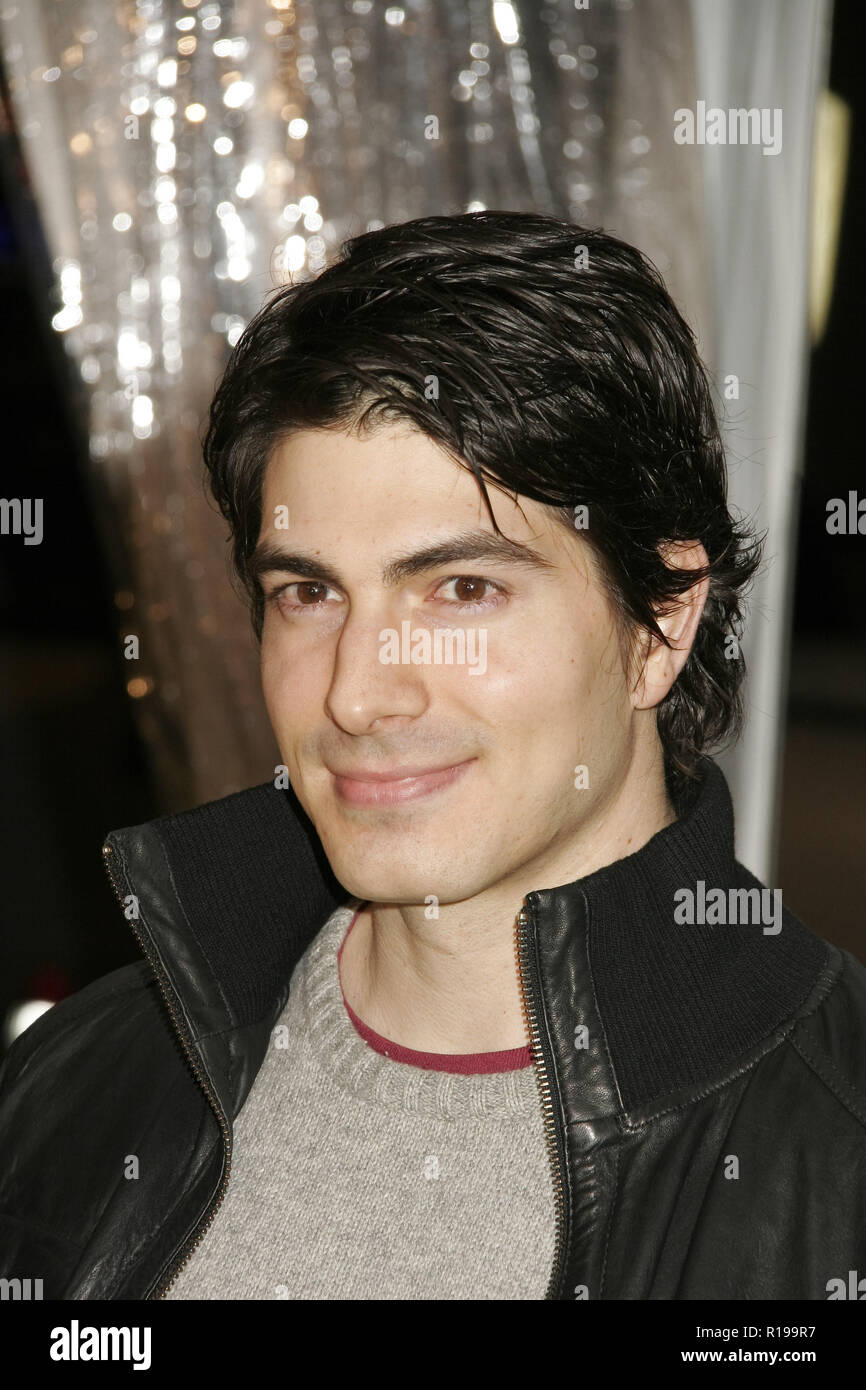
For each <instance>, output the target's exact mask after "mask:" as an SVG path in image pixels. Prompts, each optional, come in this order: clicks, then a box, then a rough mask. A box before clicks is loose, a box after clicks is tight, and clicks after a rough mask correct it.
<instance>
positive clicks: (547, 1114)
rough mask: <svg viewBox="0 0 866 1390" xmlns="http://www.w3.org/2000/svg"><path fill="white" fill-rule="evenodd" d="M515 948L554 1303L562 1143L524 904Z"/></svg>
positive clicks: (561, 1245) (561, 1233)
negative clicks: (538, 1117)
mask: <svg viewBox="0 0 866 1390" xmlns="http://www.w3.org/2000/svg"><path fill="white" fill-rule="evenodd" d="M515 944H516V948H517V975H518V980H519V982H520V999H521V1003H522V1005H523V1014H524V1018H525V1020H526V1024H527V1028H528V1030H529V1038H530V1047H531V1051H532V1060H533V1062H534V1063H535V1070H536V1076H537V1078H538V1084H539V1089H540V1091H541V1113H542V1118H543V1120H544V1134H545V1139H546V1140H547V1154H548V1158H549V1159H550V1168H551V1172H552V1174H553V1192H554V1203H555V1210H556V1241H555V1245H554V1254H553V1268H552V1270H551V1273H550V1281H549V1283H548V1285H547V1292H546V1293H545V1295H544V1297H545V1298H546V1299H555V1298H556V1297H557V1296H558V1292H559V1286H560V1282H561V1280H562V1275H563V1268H562V1266H563V1260H564V1256H565V1192H566V1184H565V1139H564V1135H563V1133H562V1125H561V1122H560V1119H559V1113H558V1111H557V1108H556V1106H555V1105H554V1104H553V1095H552V1091H551V1086H550V1074H551V1071H552V1070H553V1059H552V1058H548V1057H546V1056H545V1049H544V1045H543V1043H542V1034H541V1029H540V1027H539V1021H538V1009H537V1007H536V1000H537V999H538V998H539V997H540V994H539V993H538V986H539V979H538V967H537V964H536V961H535V955H534V952H533V950H532V946H533V939H532V918H531V916H530V914H529V912H528V911H527V908H526V902H525V900H524V905H523V907H522V908H521V909H520V911H519V912H518V914H517V918H516V922H515Z"/></svg>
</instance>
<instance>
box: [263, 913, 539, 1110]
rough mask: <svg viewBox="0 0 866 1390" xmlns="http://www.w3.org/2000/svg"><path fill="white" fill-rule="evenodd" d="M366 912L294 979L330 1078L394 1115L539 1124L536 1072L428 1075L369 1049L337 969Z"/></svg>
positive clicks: (326, 936)
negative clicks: (341, 952) (346, 943)
mask: <svg viewBox="0 0 866 1390" xmlns="http://www.w3.org/2000/svg"><path fill="white" fill-rule="evenodd" d="M360 905H361V904H360V901H359V900H358V899H357V898H355V899H352V901H351V902H350V903H348V904H347V905H346V906H345V907H340V908H337V910H336V911H335V912H334V913H332V915H331V916H330V917H329V918H328V920H327V922H326V923H325V924H324V926H323V927H322V929H321V931H320V932H318V934H317V935H316V937H315V939H314V940H313V941H312V942H311V943H310V945H309V946H308V947H307V949H306V951H305V952H304V954H303V956H302V957H301V960H300V961H299V962H298V965H297V967H296V969H295V972H294V974H293V975H292V981H291V994H292V997H291V998H290V1000H289V1003H288V1005H287V1008H288V1009H296V1008H299V1009H300V1010H301V1011H302V1018H303V1024H304V1032H305V1035H306V1037H307V1040H308V1042H309V1044H310V1046H311V1047H312V1049H313V1053H314V1055H315V1057H316V1060H317V1062H318V1064H319V1066H320V1067H321V1068H322V1069H323V1071H325V1072H326V1073H327V1075H328V1077H329V1078H330V1079H331V1080H332V1081H333V1082H335V1083H336V1084H337V1085H338V1086H339V1087H340V1088H341V1089H342V1090H345V1091H347V1092H349V1093H351V1094H352V1095H353V1096H354V1097H355V1098H356V1099H359V1100H364V1101H365V1102H366V1103H367V1104H369V1105H374V1106H379V1107H382V1108H383V1109H387V1110H405V1111H408V1112H411V1113H412V1114H418V1115H436V1116H438V1117H439V1118H440V1119H443V1120H445V1119H448V1120H450V1119H459V1118H460V1117H461V1116H467V1117H468V1116H473V1117H475V1118H478V1119H480V1118H484V1119H498V1120H517V1119H520V1118H521V1117H526V1116H532V1117H537V1114H538V1105H539V1096H538V1081H537V1078H536V1075H535V1071H534V1069H533V1068H532V1067H522V1068H517V1069H515V1070H514V1071H508V1072H488V1073H475V1074H470V1075H466V1074H460V1073H457V1072H442V1071H428V1070H426V1069H425V1068H422V1067H415V1066H407V1065H406V1063H405V1062H398V1061H395V1060H393V1059H392V1058H390V1057H385V1056H383V1055H382V1054H381V1053H380V1052H374V1050H373V1049H372V1048H371V1047H368V1045H367V1043H366V1042H365V1041H364V1039H363V1038H362V1037H361V1035H360V1033H359V1032H358V1031H357V1030H356V1028H355V1026H354V1024H353V1023H352V1020H351V1019H350V1017H349V1015H348V1013H347V1012H346V1008H345V1005H344V1003H343V995H342V992H341V989H340V979H339V974H338V969H337V953H338V951H339V949H340V946H341V944H342V942H343V940H344V938H345V935H346V932H347V930H348V927H349V923H350V922H351V920H352V917H353V915H354V913H355V910H356V908H358V907H360Z"/></svg>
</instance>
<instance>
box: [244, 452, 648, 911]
mask: <svg viewBox="0 0 866 1390" xmlns="http://www.w3.org/2000/svg"><path fill="white" fill-rule="evenodd" d="M490 498H491V503H492V506H493V508H494V511H495V513H496V519H497V522H498V524H499V527H500V530H501V531H502V532H503V533H504V535H505V536H506V537H507V538H508V539H509V540H511V541H514V542H518V543H519V544H520V545H521V546H526V547H531V549H532V550H533V551H534V552H535V554H536V555H537V556H538V557H539V559H538V563H537V564H530V563H528V561H527V559H525V558H524V559H523V560H522V561H520V562H516V561H509V560H508V559H507V558H505V557H502V558H497V557H491V556H487V557H485V558H478V556H477V553H475V552H474V551H473V552H471V553H470V557H469V558H461V559H459V560H457V559H454V558H453V554H452V555H451V556H450V558H449V556H448V555H447V554H446V550H447V549H448V548H449V547H452V546H454V545H456V544H457V542H458V541H459V540H461V539H464V540H465V538H466V537H467V536H471V535H474V536H477V537H478V538H480V541H481V543H482V544H483V543H485V542H487V543H489V542H490V541H491V540H494V539H495V532H494V529H493V526H492V524H491V521H490V518H489V515H488V513H487V510H486V507H485V505H484V501H483V498H482V496H481V493H480V491H479V489H478V486H477V484H476V482H475V480H474V478H473V477H472V475H471V474H470V473H469V472H468V471H466V470H465V469H463V468H461V467H460V466H459V465H458V464H456V463H454V462H453V460H452V459H450V458H449V457H448V455H447V454H446V453H444V451H442V450H441V449H440V448H439V447H438V446H437V445H436V444H435V443H434V442H433V441H432V440H430V439H429V438H428V437H427V436H426V435H424V434H422V433H420V432H417V431H415V430H414V429H411V428H410V427H408V426H406V425H400V426H397V427H388V428H387V429H380V430H379V431H378V432H377V433H376V434H374V435H370V436H369V437H367V438H365V439H359V438H358V437H356V436H355V435H352V434H341V433H332V432H329V431H319V430H308V431H302V432H299V433H296V434H294V435H292V436H290V438H289V439H288V440H287V441H286V442H284V443H283V444H282V445H281V446H280V447H279V448H278V449H277V450H275V452H274V454H273V456H272V458H271V460H270V462H269V465H268V469H267V473H266V477H265V482H264V489H263V506H262V517H263V520H262V528H261V532H260V536H259V548H260V549H263V548H264V547H267V548H268V550H269V551H273V550H279V551H281V552H286V553H288V552H291V553H292V556H294V557H297V556H303V557H305V563H304V564H303V565H302V564H301V563H300V562H299V561H298V560H297V559H296V558H290V559H287V560H286V561H285V565H286V568H285V569H281V568H279V567H277V565H276V563H275V562H274V561H273V560H271V561H269V563H268V565H267V568H266V569H263V570H261V571H260V573H261V583H262V588H263V591H264V594H265V596H266V603H265V619H264V629H263V634H262V680H263V688H264V695H265V700H266V703H267V708H268V712H269V715H270V719H271V722H272V724H273V728H274V732H275V734H276V737H277V741H278V744H279V747H280V750H281V755H282V759H283V761H284V763H285V764H286V766H287V767H288V769H289V776H290V778H291V783H292V786H293V788H294V790H295V792H296V794H297V796H298V798H299V800H300V802H301V804H302V806H303V807H304V809H305V811H306V812H307V814H308V815H309V817H310V819H311V820H312V821H313V823H314V825H315V827H316V830H317V832H318V835H319V837H320V839H321V841H322V845H323V847H324V850H325V853H326V855H327V857H328V860H329V862H330V864H331V867H332V868H333V871H334V873H335V874H336V876H337V878H338V879H339V881H340V882H341V884H342V885H343V886H344V888H346V890H347V891H348V892H349V893H350V894H352V895H353V896H357V897H359V898H362V899H368V900H371V901H374V902H383V903H384V902H387V903H401V904H407V903H423V902H424V900H425V897H426V896H427V895H429V894H435V895H436V897H437V898H438V899H439V901H440V902H442V903H452V902H461V901H464V900H466V899H469V898H472V897H474V896H476V895H477V894H479V893H482V892H484V891H485V890H487V889H489V888H491V887H492V886H494V885H501V884H504V883H505V882H507V881H508V880H509V879H510V878H512V877H513V878H514V881H515V883H518V882H520V883H523V884H524V885H525V884H526V883H527V881H528V883H529V887H536V888H543V887H552V886H555V884H557V883H563V882H568V881H570V879H571V878H573V877H576V876H578V872H579V856H578V853H577V846H578V845H579V844H580V841H581V837H582V836H585V834H586V833H587V832H588V829H589V828H590V827H592V826H593V825H594V824H596V823H597V822H599V821H600V819H601V816H602V813H603V811H604V808H605V806H606V804H608V803H609V801H610V799H611V798H612V797H613V795H614V794H615V792H616V790H617V788H618V787H619V786H620V785H621V783H622V780H623V778H624V776H625V772H626V770H627V768H628V765H629V761H630V758H631V756H632V751H633V745H634V737H635V711H634V710H633V708H632V703H631V700H630V698H629V691H628V685H627V681H626V678H625V674H624V672H623V669H622V662H621V657H620V648H619V645H618V642H617V640H616V635H615V629H614V623H613V614H612V610H611V608H610V604H609V601H608V599H607V598H606V595H605V594H604V592H603V590H602V588H601V584H600V581H599V579H598V577H597V574H596V571H595V567H594V565H593V564H592V561H591V559H590V552H589V548H588V546H587V545H586V542H585V541H583V540H582V539H581V538H580V534H579V532H578V531H575V532H574V534H573V535H572V534H570V533H569V532H568V531H567V530H566V528H565V527H564V526H563V525H562V523H561V522H560V521H557V520H556V518H555V515H554V513H553V511H552V509H551V508H549V507H546V506H544V505H542V504H540V503H536V502H534V501H532V500H531V499H528V498H523V497H521V498H520V499H519V503H520V506H518V505H517V504H516V503H515V502H513V501H512V500H511V499H510V498H509V497H507V496H506V495H505V494H504V493H502V492H500V491H499V490H498V489H495V488H490ZM521 509H522V510H521ZM432 547H442V548H443V550H442V552H441V553H440V555H439V556H438V557H437V556H435V555H434V556H430V557H428V560H427V561H424V562H422V561H416V562H415V563H413V564H412V565H408V566H404V567H403V568H402V569H400V570H396V571H395V572H394V573H392V574H390V575H388V574H383V570H384V569H385V566H386V565H387V564H388V563H389V562H393V561H396V560H398V559H399V560H405V559H407V557H410V556H414V555H416V554H417V553H418V552H423V551H429V550H431V548H432ZM281 590H282V592H280V591H281ZM389 630H390V632H391V633H392V634H393V635H392V636H391V638H390V646H388V645H386V643H387V639H388V634H389ZM445 630H448V631H450V633H451V655H452V661H451V662H450V663H449V662H448V661H447V659H446V654H447V652H448V644H447V643H443V642H442V637H443V634H444V632H445ZM437 633H438V640H439V642H440V644H441V645H440V646H439V647H438V650H437ZM404 634H405V636H404ZM425 642H426V643H427V644H428V645H427V647H426V648H425V646H424V645H423V644H424V643H425ZM401 643H402V645H401ZM413 650H414V651H415V652H416V654H417V655H420V656H421V658H422V660H421V661H420V662H417V663H413V662H411V661H406V660H404V659H402V658H404V657H405V656H407V655H411V653H412V651H413ZM482 652H483V653H484V657H483V659H482V655H481V654H482ZM383 655H386V656H388V655H390V657H391V658H392V659H390V660H383V659H382V657H383ZM394 658H396V659H394ZM461 658H462V659H461ZM582 765H585V766H586V767H587V769H588V772H589V786H588V787H586V786H579V787H576V786H575V780H576V778H575V769H576V768H577V767H580V766H582ZM442 769H446V770H447V769H452V771H450V772H447V771H446V772H444V773H442V775H440V776H438V777H428V778H426V779H421V780H417V779H416V780H408V774H410V773H412V774H417V773H419V772H427V771H429V770H442ZM384 773H387V774H390V775H391V776H392V777H395V778H398V779H401V780H396V781H394V780H392V781H384V782H383V781H379V782H376V781H368V780H364V779H366V778H368V777H370V776H372V775H373V774H379V775H380V777H381V775H382V774H384ZM578 780H584V779H581V778H580V777H579V776H578ZM572 850H574V854H573V863H574V872H573V873H569V872H563V864H564V863H565V862H566V861H567V860H568V857H569V855H570V854H571V853H572ZM526 891H528V889H526Z"/></svg>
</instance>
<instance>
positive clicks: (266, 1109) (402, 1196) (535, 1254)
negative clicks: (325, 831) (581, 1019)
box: [166, 899, 554, 1299]
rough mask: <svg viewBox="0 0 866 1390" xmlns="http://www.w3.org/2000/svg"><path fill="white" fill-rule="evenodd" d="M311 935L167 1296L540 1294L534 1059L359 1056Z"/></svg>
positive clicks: (541, 1168)
mask: <svg viewBox="0 0 866 1390" xmlns="http://www.w3.org/2000/svg"><path fill="white" fill-rule="evenodd" d="M359 906H360V903H359V901H358V900H357V899H355V900H353V901H352V902H351V903H349V904H347V905H346V906H344V907H340V908H338V909H337V910H336V911H335V912H334V913H333V914H332V915H331V917H329V918H328V920H327V922H326V923H325V924H324V926H323V927H322V928H321V930H320V931H319V933H318V935H317V936H316V937H315V939H314V940H313V941H312V942H311V943H310V945H309V946H308V948H307V950H306V951H305V953H304V955H303V956H302V958H301V959H300V961H299V962H298V964H297V966H296V968H295V970H294V973H293V975H292V979H291V985H290V990H289V997H288V1000H287V1002H286V1007H285V1009H284V1010H283V1013H282V1015H281V1016H280V1019H279V1022H278V1024H277V1026H276V1027H275V1028H274V1031H273V1033H272V1036H271V1044H270V1046H269V1048H268V1052H267V1054H266V1056H265V1060H264V1062H263V1063H262V1066H261V1069H260V1071H259V1073H258V1075H257V1077H256V1079H255V1082H254V1084H253V1087H252V1090H251V1091H250V1094H249V1096H248V1097H247V1100H246V1103H245V1105H244V1107H243V1109H242V1111H241V1113H240V1115H239V1116H238V1117H237V1119H236V1121H235V1125H234V1135H235V1145H234V1154H233V1159H232V1173H231V1178H230V1181H229V1186H228V1190H227V1192H226V1195H225V1198H224V1200H223V1203H222V1205H221V1206H220V1207H219V1208H218V1210H217V1213H216V1216H215V1217H214V1220H213V1222H212V1223H211V1225H210V1227H209V1229H208V1231H207V1233H206V1234H205V1236H204V1238H203V1239H202V1241H201V1242H200V1244H199V1245H198V1246H197V1247H196V1248H195V1250H194V1251H193V1253H192V1255H191V1257H190V1258H189V1260H188V1262H187V1263H186V1264H185V1265H184V1266H183V1267H182V1269H181V1272H180V1274H179V1275H178V1277H177V1279H176V1281H175V1282H174V1284H173V1285H172V1286H171V1288H170V1289H169V1291H168V1293H167V1294H166V1297H167V1298H169V1299H196V1298H204V1299H279V1298H289V1299H342V1298H350V1299H379V1298H383V1299H399V1298H406V1299H497V1298H502V1299H541V1298H543V1297H544V1293H545V1289H546V1287H547V1281H548V1277H549V1274H550V1269H551V1265H552V1262H553V1248H554V1199H553V1184H552V1180H551V1173H550V1165H549V1160H548V1157H547V1150H546V1146H545V1140H544V1131H543V1125H542V1119H541V1106H540V1102H539V1095H538V1086H537V1082H536V1077H535V1069H534V1067H532V1066H524V1067H520V1068H518V1069H517V1070H512V1071H507V1072H498V1073H488V1074H478V1073H475V1074H469V1075H465V1074H459V1073H452V1072H445V1071H436V1070H429V1069H427V1068H422V1067H418V1066H414V1065H410V1064H408V1063H406V1062H403V1061H397V1060H395V1059H393V1058H391V1057H387V1056H384V1055H383V1054H382V1053H380V1052H377V1051H374V1049H373V1048H372V1047H370V1046H369V1044H368V1043H367V1042H366V1041H365V1040H364V1038H363V1037H362V1036H361V1034H360V1033H359V1032H358V1031H357V1029H356V1028H355V1025H354V1024H353V1022H352V1020H351V1018H350V1017H349V1014H348V1013H347V1011H346V1007H345V1004H344V1002H343V996H342V993H341V989H340V978H339V973H338V961H337V952H338V950H339V948H340V946H341V944H342V942H343V939H344V937H345V935H346V932H347V930H348V928H349V924H350V923H351V922H352V920H353V917H354V915H355V911H356V909H357V908H358V907H359Z"/></svg>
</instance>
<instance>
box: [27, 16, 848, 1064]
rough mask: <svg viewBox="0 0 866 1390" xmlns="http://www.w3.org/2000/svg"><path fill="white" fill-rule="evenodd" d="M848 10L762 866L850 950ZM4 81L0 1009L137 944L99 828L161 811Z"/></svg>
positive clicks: (836, 79)
mask: <svg viewBox="0 0 866 1390" xmlns="http://www.w3.org/2000/svg"><path fill="white" fill-rule="evenodd" d="M857 19H858V5H857V0H837V3H836V5H835V15H834V32H833V52H832V65H831V78H830V86H831V88H832V90H833V91H834V92H836V93H837V94H838V95H840V96H842V97H843V98H844V99H845V100H846V101H847V102H848V103H849V105H850V106H851V108H852V111H853V129H852V149H851V159H850V165H849V170H848V184H847V192H846V201H845V209H844V218H843V225H842V234H841V241H840V249H839V256H838V261H837V266H836V279H835V290H834V297H833V303H832V308H831V312H830V317H829V321H828V325H827V329H826V332H825V335H824V338H823V340H822V342H821V343H820V344H819V345H818V347H817V348H816V349H815V351H814V352H813V354H812V363H811V376H810V386H809V401H808V420H807V430H806V450H805V466H804V477H803V483H802V507H801V513H800V526H799V539H798V553H797V579H796V590H795V598H794V628H793V645H792V652H791V680H790V694H789V702H788V708H787V717H786V734H785V753H784V781H783V801H782V814H781V821H780V859H779V868H778V872H777V877H776V882H777V884H778V886H781V888H782V890H783V894H784V900H785V903H786V905H787V906H788V907H790V908H791V909H792V910H793V911H794V912H795V913H797V915H798V916H800V917H801V918H803V920H805V921H806V922H807V924H808V925H809V926H810V927H811V928H812V929H813V930H814V931H816V932H817V933H818V934H819V935H821V936H824V937H826V938H828V939H829V940H831V941H834V942H836V943H837V944H838V945H841V946H844V947H845V948H847V949H848V950H850V951H852V952H853V953H854V954H855V955H858V956H859V957H860V958H861V959H863V960H864V961H866V930H864V925H863V912H862V907H861V904H862V903H863V900H864V898H866V816H864V813H863V804H864V788H866V642H864V637H866V584H864V550H866V536H857V535H854V536H830V535H828V534H827V531H826V526H825V521H826V505H827V501H828V499H829V498H831V497H847V494H848V491H849V489H850V488H856V489H857V490H858V493H859V495H860V496H861V497H862V496H864V495H866V469H864V466H863V423H862V401H863V397H864V391H866V383H864V380H863V354H862V352H861V350H860V343H861V339H862V325H863V317H864V304H863V274H862V248H863V246H864V244H866V241H864V225H863V205H862V203H861V202H860V201H859V200H858V198H857V197H856V196H854V195H855V192H856V191H858V190H860V189H862V187H863V159H864V139H863V124H862V122H863V111H864V107H863V97H862V57H861V53H862V49H861V47H860V43H859V38H860V34H859V26H858V25H857ZM0 96H2V111H0V127H2V128H0V295H2V305H3V342H4V347H5V351H4V355H3V371H2V373H0V420H2V429H3V435H2V437H3V446H4V447H3V464H2V470H3V471H2V485H0V492H2V495H4V496H7V497H14V496H19V497H21V496H25V497H44V498H46V499H50V504H49V505H48V506H46V512H47V513H48V514H49V515H50V516H51V518H57V517H58V516H61V517H62V518H63V524H62V529H61V531H60V533H58V531H57V530H56V529H54V527H56V521H55V522H53V528H52V534H51V544H50V545H45V544H43V545H38V546H25V545H23V544H16V545H3V546H0V669H2V676H0V774H2V785H3V796H2V803H3V810H2V815H3V822H2V835H0V871H2V883H3V893H2V932H3V946H2V960H3V970H2V974H0V1017H2V1016H3V1015H4V1014H5V1012H6V1009H7V1007H8V1005H9V1004H10V1002H11V1001H13V1000H17V999H22V998H30V997H34V996H39V997H49V998H51V997H60V996H62V995H63V994H64V993H69V992H71V991H72V990H75V989H78V988H80V987H81V986H82V985H84V984H86V983H88V981H90V980H91V979H94V978H95V977H97V976H98V975H101V974H104V973H105V972H107V971H109V970H112V969H115V968H116V967H117V966H120V965H123V964H125V963H126V962H128V961H132V960H138V959H140V952H139V948H138V947H137V945H136V944H135V941H134V938H133V936H132V932H131V929H130V926H129V924H128V923H127V922H126V920H125V919H124V917H123V914H122V912H121V910H120V908H119V907H118V905H117V903H116V900H115V898H114V895H113V892H112V890H111V887H110V885H109V883H108V880H107V878H106V877H105V874H104V872H103V868H102V855H101V852H100V850H101V845H102V841H103V839H104V837H105V835H106V833H107V832H108V831H109V830H111V829H114V828H116V827H119V826H123V825H131V824H136V823H138V822H139V821H143V820H147V819H149V818H150V817H152V816H154V815H156V814H158V813H159V811H160V809H162V808H160V807H159V806H158V805H157V803H156V798H155V795H154V789H153V787H152V786H151V784H150V781H149V777H148V768H147V761H146V758H145V756H144V750H143V748H142V746H141V744H140V741H139V739H138V736H137V733H136V729H135V726H134V723H133V718H132V710H131V701H130V700H129V697H128V696H127V694H126V691H125V685H124V682H125V677H126V671H125V669H124V667H125V663H124V662H123V660H122V655H121V650H120V644H119V642H118V641H117V638H116V630H115V625H114V612H115V610H114V606H113V592H112V583H111V579H110V576H109V574H108V569H107V565H106V559H105V555H104V552H103V550H102V549H101V547H100V542H99V540H98V538H97V531H96V528H95V526H94V524H93V520H92V507H91V501H90V497H89V486H90V485H89V483H88V482H87V477H88V471H87V443H86V439H85V437H84V434H83V424H82V422H83V421H84V420H85V419H86V413H85V397H84V388H83V386H82V384H81V381H80V378H79V375H78V372H77V370H76V368H75V365H74V363H73V362H72V360H71V358H70V357H69V356H68V355H67V353H66V351H65V349H64V345H63V340H62V335H59V334H57V333H55V332H54V330H53V329H52V328H51V326H50V319H51V315H52V314H53V313H54V312H56V310H57V309H58V308H59V307H60V304H59V301H58V300H57V299H56V297H55V295H54V293H53V290H52V285H53V276H52V273H51V267H50V258H49V255H48V252H47V250H46V248H45V244H44V240H43V236H42V232H41V229H40V226H39V221H38V218H37V215H36V211H35V207H34V205H33V201H32V195H31V193H30V190H29V189H28V185H27V175H26V171H25V169H24V167H23V164H22V161H21V156H20V151H19V148H18V142H17V139H16V137H15V133H14V128H13V126H14V123H13V118H12V111H11V107H10V103H9V99H8V93H7V91H6V87H5V80H4V79H3V77H2V72H0ZM0 1046H2V1044H0Z"/></svg>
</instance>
